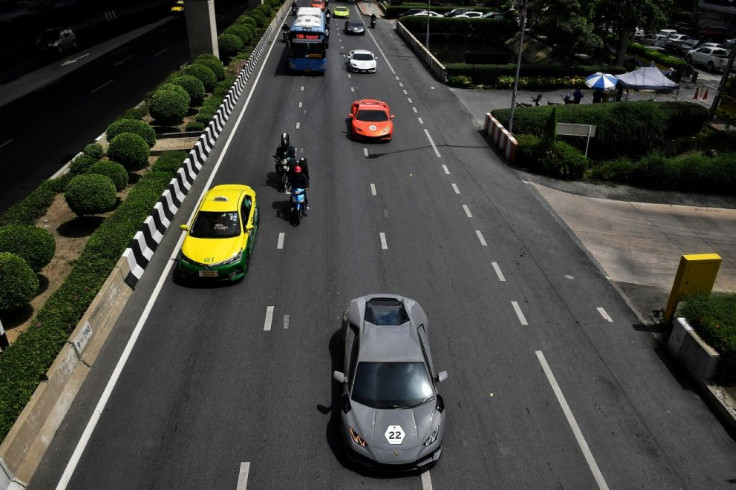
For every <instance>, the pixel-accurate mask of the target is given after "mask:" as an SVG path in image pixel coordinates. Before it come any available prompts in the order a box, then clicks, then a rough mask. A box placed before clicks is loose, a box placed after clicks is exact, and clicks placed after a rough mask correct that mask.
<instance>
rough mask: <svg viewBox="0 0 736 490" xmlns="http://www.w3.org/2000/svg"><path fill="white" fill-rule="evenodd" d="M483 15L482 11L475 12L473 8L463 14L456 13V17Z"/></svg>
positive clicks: (477, 16)
mask: <svg viewBox="0 0 736 490" xmlns="http://www.w3.org/2000/svg"><path fill="white" fill-rule="evenodd" d="M480 17H483V12H477V11H475V10H470V11H468V12H465V13H464V14H460V15H456V16H455V18H456V19H476V18H480Z"/></svg>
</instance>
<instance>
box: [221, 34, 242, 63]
mask: <svg viewBox="0 0 736 490" xmlns="http://www.w3.org/2000/svg"><path fill="white" fill-rule="evenodd" d="M217 46H218V48H219V49H220V53H222V54H223V55H225V56H227V57H232V56H235V55H236V54H237V53H238V51H240V50H241V49H243V41H242V40H241V39H240V38H239V37H238V36H236V35H234V34H220V36H219V37H218V38H217Z"/></svg>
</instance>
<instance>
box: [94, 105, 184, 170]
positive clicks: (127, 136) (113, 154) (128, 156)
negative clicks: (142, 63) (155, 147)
mask: <svg viewBox="0 0 736 490" xmlns="http://www.w3.org/2000/svg"><path fill="white" fill-rule="evenodd" d="M169 93H171V92H169ZM149 154H150V150H149V148H148V145H147V144H146V142H145V140H144V139H143V138H141V137H140V136H138V135H137V134H133V133H121V134H119V135H117V136H115V137H114V138H113V139H112V141H110V146H108V148H107V156H108V157H109V158H110V160H112V161H114V162H118V163H120V164H121V165H122V166H123V167H125V169H126V170H128V171H132V170H138V169H141V168H144V167H146V166H147V165H148V156H149Z"/></svg>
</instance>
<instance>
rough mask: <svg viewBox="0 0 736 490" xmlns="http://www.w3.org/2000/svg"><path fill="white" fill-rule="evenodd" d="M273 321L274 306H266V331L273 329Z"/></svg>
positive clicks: (264, 327) (264, 326)
mask: <svg viewBox="0 0 736 490" xmlns="http://www.w3.org/2000/svg"><path fill="white" fill-rule="evenodd" d="M272 323H273V306H269V307H268V308H266V319H265V320H264V322H263V330H265V331H266V332H268V331H270V330H271V324H272Z"/></svg>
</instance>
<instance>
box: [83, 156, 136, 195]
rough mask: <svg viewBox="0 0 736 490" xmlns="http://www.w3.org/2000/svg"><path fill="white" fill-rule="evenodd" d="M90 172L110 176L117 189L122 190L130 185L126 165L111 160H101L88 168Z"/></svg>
mask: <svg viewBox="0 0 736 490" xmlns="http://www.w3.org/2000/svg"><path fill="white" fill-rule="evenodd" d="M87 173H88V174H99V175H106V176H108V177H110V180H112V183H113V184H115V190H117V191H122V190H123V189H125V188H126V187H128V171H127V170H125V167H123V166H122V165H120V164H119V163H117V162H113V161H111V160H100V161H99V162H97V163H95V164H94V165H92V166H91V167H90V168H88V169H87Z"/></svg>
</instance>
